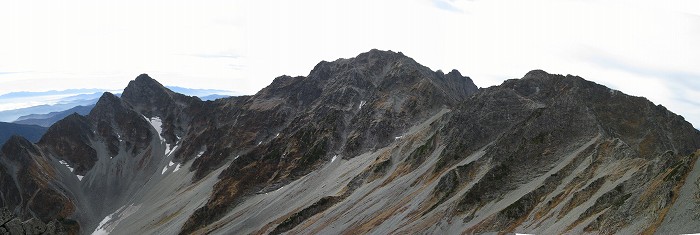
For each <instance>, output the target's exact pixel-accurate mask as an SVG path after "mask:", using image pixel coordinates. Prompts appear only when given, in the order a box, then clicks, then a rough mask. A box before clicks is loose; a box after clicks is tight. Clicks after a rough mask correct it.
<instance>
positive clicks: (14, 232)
mask: <svg viewBox="0 0 700 235" xmlns="http://www.w3.org/2000/svg"><path fill="white" fill-rule="evenodd" d="M5 228H6V229H7V231H8V232H9V233H10V234H11V235H23V234H24V228H23V227H22V222H21V221H20V220H19V219H18V218H14V219H12V220H10V222H7V223H6V224H5Z"/></svg>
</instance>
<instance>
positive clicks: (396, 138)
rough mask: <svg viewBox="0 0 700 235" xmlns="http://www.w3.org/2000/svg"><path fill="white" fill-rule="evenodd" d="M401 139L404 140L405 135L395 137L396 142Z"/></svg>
mask: <svg viewBox="0 0 700 235" xmlns="http://www.w3.org/2000/svg"><path fill="white" fill-rule="evenodd" d="M401 138H403V135H400V136H397V137H394V140H399V139H401Z"/></svg>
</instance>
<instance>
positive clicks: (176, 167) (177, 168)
mask: <svg viewBox="0 0 700 235" xmlns="http://www.w3.org/2000/svg"><path fill="white" fill-rule="evenodd" d="M181 166H182V164H180V163H178V164H177V166H175V170H173V172H177V170H180V167H181Z"/></svg>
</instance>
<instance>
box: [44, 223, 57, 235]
mask: <svg viewBox="0 0 700 235" xmlns="http://www.w3.org/2000/svg"><path fill="white" fill-rule="evenodd" d="M56 224H57V222H56V221H55V220H52V221H50V222H49V223H48V224H46V231H44V235H54V234H56Z"/></svg>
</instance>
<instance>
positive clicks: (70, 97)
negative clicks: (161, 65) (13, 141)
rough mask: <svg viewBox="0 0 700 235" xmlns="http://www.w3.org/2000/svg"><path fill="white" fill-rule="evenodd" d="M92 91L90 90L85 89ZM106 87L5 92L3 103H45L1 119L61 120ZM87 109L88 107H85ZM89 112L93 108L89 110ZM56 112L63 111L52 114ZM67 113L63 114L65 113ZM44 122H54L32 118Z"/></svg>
mask: <svg viewBox="0 0 700 235" xmlns="http://www.w3.org/2000/svg"><path fill="white" fill-rule="evenodd" d="M168 88H169V89H172V90H173V91H176V92H178V93H181V94H185V95H188V96H197V97H199V98H200V99H201V100H215V99H220V98H226V97H229V96H231V95H235V94H236V93H235V92H232V91H226V90H215V89H191V88H184V87H177V86H168ZM85 92H89V93H85ZM104 92H105V90H100V89H70V90H63V91H44V92H12V93H7V94H4V95H0V103H2V104H6V105H7V104H8V103H27V102H28V101H32V102H33V103H37V102H38V103H41V104H40V105H32V106H29V107H22V108H12V109H7V110H2V111H0V121H2V122H16V123H27V122H20V121H22V120H24V119H47V120H49V119H50V120H54V122H55V121H58V120H60V118H58V117H65V116H67V115H69V114H70V113H68V114H65V113H62V112H64V111H67V110H69V109H73V108H76V107H78V106H85V107H91V106H94V105H95V103H97V100H98V99H99V98H100V96H102V93H104ZM115 95H116V96H120V95H121V94H120V93H116V94H115ZM83 111H85V110H84V108H83ZM87 112H89V110H87ZM87 112H82V113H80V112H79V114H87ZM32 115H44V116H42V117H36V116H32ZM53 115H59V116H56V117H52V116H53ZM61 115H63V116H61ZM32 123H33V124H35V123H42V126H50V125H51V124H53V122H52V123H48V122H44V121H38V122H32Z"/></svg>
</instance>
